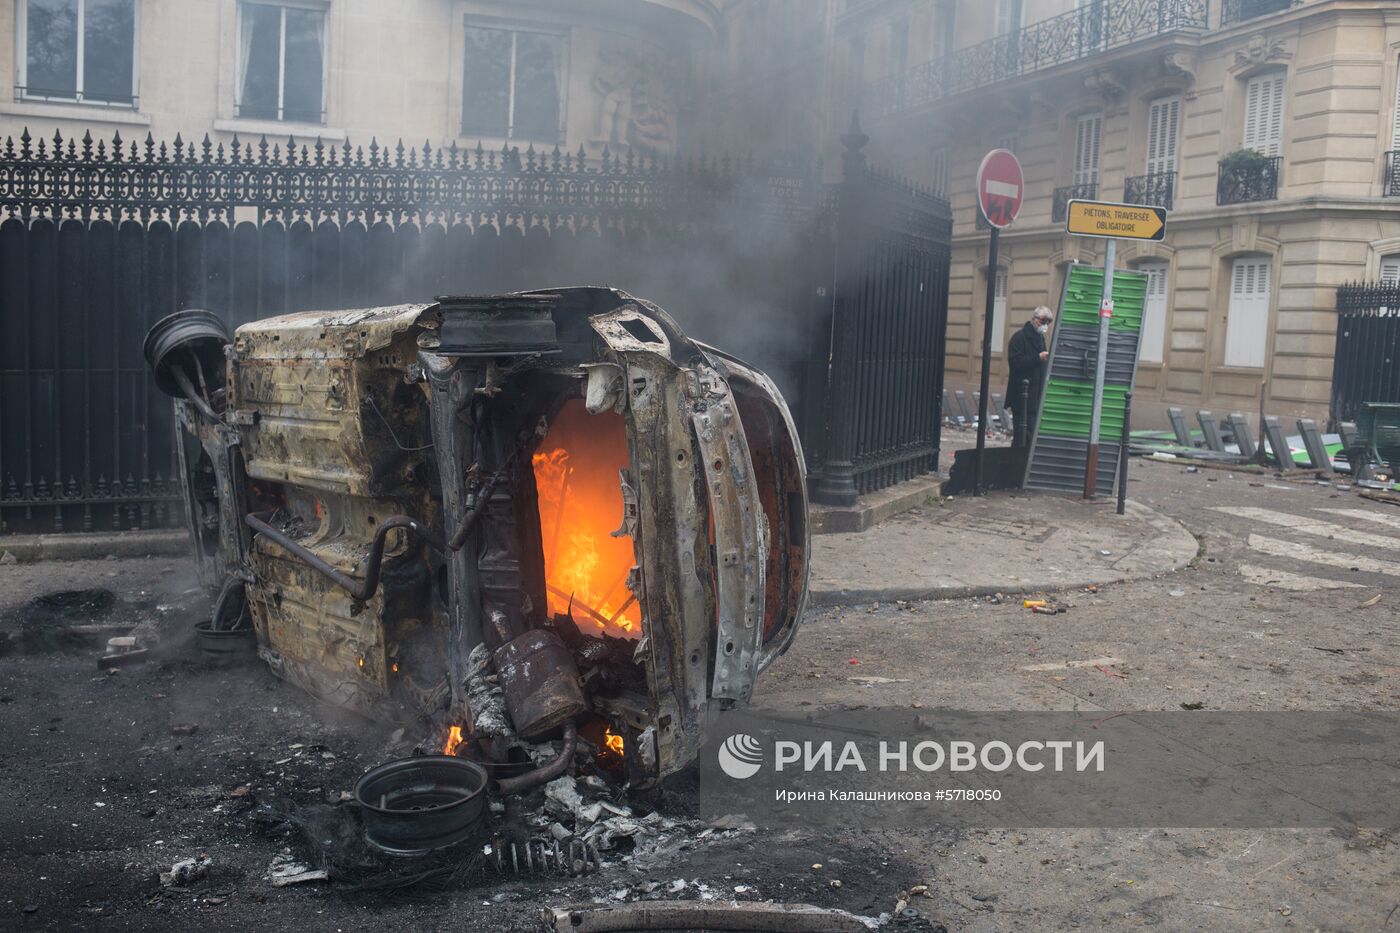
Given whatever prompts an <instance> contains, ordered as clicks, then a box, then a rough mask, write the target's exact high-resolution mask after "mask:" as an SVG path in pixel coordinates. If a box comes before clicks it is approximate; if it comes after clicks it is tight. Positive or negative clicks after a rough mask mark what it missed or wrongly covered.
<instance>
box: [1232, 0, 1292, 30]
mask: <svg viewBox="0 0 1400 933" xmlns="http://www.w3.org/2000/svg"><path fill="white" fill-rule="evenodd" d="M1301 2H1302V0H1221V4H1220V25H1221V26H1222V27H1224V26H1229V25H1231V24H1233V23H1242V22H1244V21H1245V20H1247V19H1257V18H1258V17H1260V16H1268V15H1269V14H1270V13H1282V12H1283V11H1284V10H1288V9H1292V8H1293V7H1295V6H1297V5H1298V4H1299V3H1301Z"/></svg>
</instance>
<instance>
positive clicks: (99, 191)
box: [0, 132, 951, 532]
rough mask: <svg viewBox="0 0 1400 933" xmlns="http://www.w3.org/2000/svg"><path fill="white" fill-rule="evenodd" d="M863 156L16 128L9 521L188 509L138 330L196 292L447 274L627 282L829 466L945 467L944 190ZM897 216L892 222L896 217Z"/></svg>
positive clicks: (90, 525)
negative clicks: (841, 173) (782, 411)
mask: <svg viewBox="0 0 1400 933" xmlns="http://www.w3.org/2000/svg"><path fill="white" fill-rule="evenodd" d="M858 148H859V147H856V148H855V149H853V150H852V151H851V153H848V155H851V154H852V153H853V154H854V155H855V156H858V155H859V153H858ZM859 163H860V170H858V171H857V170H856V169H855V163H854V162H853V161H852V160H851V159H850V158H848V171H847V173H846V176H845V178H844V180H843V182H842V183H841V184H840V185H836V186H826V185H823V184H821V182H820V179H819V178H818V176H817V174H816V173H815V171H814V170H813V169H812V167H811V160H804V159H801V158H795V157H781V158H774V159H769V160H766V161H764V162H762V163H753V162H746V163H742V164H741V163H738V162H733V161H730V160H727V159H712V160H700V161H691V160H679V159H677V160H667V161H657V160H653V159H640V158H636V157H634V156H633V155H631V154H628V155H626V156H623V157H615V156H613V155H611V154H610V153H608V152H606V151H605V152H604V154H603V156H602V157H601V159H588V158H586V157H585V155H584V153H583V152H582V150H580V152H579V153H577V154H565V153H562V152H560V151H559V150H557V149H556V150H555V151H553V152H552V153H549V154H545V155H541V154H539V153H536V152H535V151H534V150H533V149H529V150H526V151H525V152H524V153H522V152H520V151H519V150H518V149H502V150H500V151H495V152H491V151H486V150H483V149H482V148H480V147H478V148H476V149H474V150H470V151H468V150H461V149H457V148H455V147H454V148H450V149H445V150H444V149H438V150H433V149H429V148H426V147H425V148H424V149H422V150H406V149H404V148H403V146H402V145H400V146H398V147H395V148H394V149H392V150H390V149H387V148H379V147H377V146H374V145H371V146H370V147H369V148H368V150H361V149H359V148H354V147H352V146H351V145H350V144H349V143H346V144H344V145H343V146H330V147H328V146H324V145H321V144H319V143H318V144H316V145H315V146H311V147H305V146H303V147H297V146H295V145H294V144H292V143H291V141H288V144H287V146H286V147H282V146H278V145H270V144H269V143H268V142H267V141H266V140H262V141H260V142H259V143H258V144H257V146H256V147H254V146H250V145H242V144H239V143H238V142H237V140H235V141H234V143H233V144H232V145H231V146H229V147H227V148H226V147H224V146H222V145H216V144H213V143H211V142H210V141H209V140H208V139H207V138H206V139H205V140H204V142H203V143H202V144H201V145H199V146H193V145H186V144H184V143H183V142H182V141H181V140H180V139H179V138H178V137H177V139H176V140H175V141H174V143H173V144H170V145H165V144H161V145H157V144H156V143H155V142H154V141H153V140H151V139H149V138H148V139H147V140H146V141H145V143H144V144H143V145H140V146H137V145H135V144H125V143H123V142H122V141H121V140H120V138H119V137H118V138H116V139H114V140H113V141H112V142H111V144H110V145H109V144H106V143H94V142H93V141H92V140H91V138H90V137H86V138H84V140H83V141H82V142H81V143H80V144H78V143H75V142H74V141H72V140H68V141H64V140H62V139H61V138H59V137H57V136H55V138H54V140H53V141H52V144H51V145H50V144H48V143H46V142H44V141H40V142H38V143H35V142H34V141H33V140H32V139H31V138H30V137H29V135H28V133H27V132H26V133H25V134H23V135H22V136H21V137H20V139H19V140H18V141H17V142H16V141H15V140H7V141H6V144H5V146H4V148H3V150H0V530H3V531H13V532H47V531H64V530H89V529H128V528H151V527H160V526H162V525H173V524H176V523H177V522H178V521H179V515H178V514H176V513H175V509H176V504H175V503H176V498H175V495H174V492H175V491H174V489H173V488H170V477H172V476H173V474H174V469H173V463H172V461H171V456H172V454H171V449H172V447H171V423H170V410H169V406H168V404H167V402H166V400H165V399H164V398H163V397H161V396H159V394H158V393H156V392H155V391H154V389H153V386H152V385H151V382H150V380H149V378H148V376H147V373H146V369H145V364H144V361H143V360H142V359H141V339H142V336H143V335H144V333H145V331H146V329H147V328H148V327H149V326H150V325H151V324H152V323H154V322H155V321H156V320H158V319H160V318H161V317H163V316H164V315H166V314H169V313H171V312H173V311H176V310H179V309H182V308H192V307H203V308H208V309H210V310H213V311H215V312H217V313H219V314H220V315H222V316H223V317H224V318H225V319H226V320H228V321H229V323H230V324H232V325H234V326H237V325H239V324H242V323H245V322H247V321H250V320H255V319H258V318H261V317H266V316H269V315H274V314H281V313H286V312H290V311H299V310H311V309H333V308H344V307H363V306H370V305H376V304H394V303H398V302H403V301H411V300H423V299H431V298H433V297H434V296H437V295H444V294H462V293H476V294H481V293H491V292H502V291H510V290H514V289H520V288H538V287H541V286H544V287H547V286H549V285H556V284H557V285H568V284H609V285H615V286H617V287H620V288H623V289H626V290H628V291H631V292H633V293H634V294H637V295H641V296H644V297H647V298H649V299H652V300H655V301H656V302H657V303H658V304H660V305H661V306H662V307H665V308H667V309H668V310H669V311H671V312H672V313H674V314H676V316H677V317H678V318H680V320H681V322H682V324H683V326H684V327H685V328H686V331H687V333H689V334H691V335H693V336H696V337H698V338H699V339H701V340H704V341H706V342H708V343H712V344H715V345H717V346H721V347H724V348H726V349H731V350H735V351H737V352H738V353H739V355H740V356H743V357H745V358H747V359H749V360H750V361H751V362H752V363H754V364H755V365H757V366H759V367H760V368H762V369H764V370H766V371H767V372H768V373H769V374H770V375H771V376H772V377H773V378H774V380H775V381H776V382H777V383H778V385H779V387H780V388H781V389H782V391H783V393H784V395H785V396H787V398H788V399H789V401H790V403H791V405H792V407H793V410H794V413H795V415H796V417H797V418H798V422H799V424H798V426H799V430H800V432H801V434H802V441H803V444H804V447H805V448H806V451H807V455H808V461H809V466H810V467H812V468H813V470H814V471H818V472H819V471H821V470H822V469H823V465H824V464H825V463H826V462H827V461H829V460H832V459H833V457H831V456H830V455H829V454H828V452H827V450H828V445H829V443H830V442H831V440H832V439H839V442H840V443H839V445H838V446H839V449H840V451H841V453H842V459H841V460H840V461H839V463H838V474H839V478H840V479H841V480H842V481H844V483H843V482H838V483H836V484H835V485H836V487H839V488H842V489H850V490H854V489H855V488H856V487H857V484H858V485H859V488H860V489H861V490H862V491H864V490H868V489H876V488H880V487H881V486H883V485H888V484H889V483H890V482H894V481H896V480H897V479H899V478H903V477H904V476H906V475H910V474H911V473H912V472H917V471H920V470H926V469H932V468H933V465H934V463H935V462H936V451H937V444H938V434H937V426H938V412H937V411H936V400H937V396H938V388H940V387H941V380H942V339H943V338H942V331H943V325H944V318H945V317H946V299H947V251H948V242H949V239H950V237H951V225H950V224H948V223H946V216H947V206H946V204H945V203H943V202H942V201H939V200H938V199H936V198H934V197H933V196H932V195H929V194H927V193H925V192H918V191H915V190H914V189H912V188H911V187H909V186H905V185H902V184H899V183H896V182H894V181H892V180H889V179H884V178H881V177H880V176H878V175H876V174H875V173H874V172H873V171H870V170H869V169H866V168H864V164H863V163H864V160H863V157H860V158H859ZM833 189H834V190H833ZM864 197H869V198H871V199H872V201H871V202H870V208H869V209H868V212H866V211H861V210H859V208H860V205H861V204H862V203H863V202H862V201H861V200H860V199H861V198H864ZM876 205H883V206H876ZM848 212H849V213H853V214H859V216H860V218H862V219H860V220H859V221H856V220H853V219H851V218H850V217H848V216H847V213H848ZM931 217H932V218H935V219H936V221H937V222H936V223H930V222H929V220H928V218H931ZM890 218H894V219H896V220H897V221H898V224H897V225H891V226H890V227H889V228H888V229H885V228H883V227H882V224H889V222H890ZM838 237H842V238H850V239H845V240H843V243H844V244H846V245H847V246H849V247H850V249H849V250H844V249H839V248H838V246H837V239H838ZM857 246H859V247H860V249H855V247H857ZM837 256H840V257H842V258H841V259H840V260H837V259H835V258H834V257H837ZM854 256H859V257H860V259H859V261H857V260H855V259H853V258H852V257H854ZM838 261H839V263H840V268H841V269H842V270H843V273H842V277H841V279H840V281H841V283H842V284H841V286H839V287H838V285H837V276H836V264H837V262H838ZM862 263H863V264H868V265H867V266H866V267H862V266H861V264H862ZM916 279H917V283H918V288H920V289H924V290H923V291H919V292H917V293H916V292H915V291H914V289H915V286H916V282H915V280H916ZM856 283H861V284H859V285H857V284H856ZM833 309H839V312H840V313H837V314H836V320H837V323H838V326H839V327H840V329H841V333H842V335H843V340H841V341H838V342H836V343H833V342H832V330H833V318H832V315H833ZM911 328H913V330H911ZM838 373H839V374H840V379H839V386H838V385H836V384H835V383H834V382H832V381H831V380H832V379H833V378H834V376H835V374H838ZM829 393H830V395H829ZM837 399H839V400H840V401H839V403H838V402H837ZM828 416H830V417H831V420H832V421H833V422H835V421H839V422H840V425H839V430H833V429H832V427H831V426H829V425H828ZM846 463H849V464H851V466H850V468H849V469H847V468H846V467H845V466H844V465H845V464H846ZM853 494H854V493H853V492H852V495H853Z"/></svg>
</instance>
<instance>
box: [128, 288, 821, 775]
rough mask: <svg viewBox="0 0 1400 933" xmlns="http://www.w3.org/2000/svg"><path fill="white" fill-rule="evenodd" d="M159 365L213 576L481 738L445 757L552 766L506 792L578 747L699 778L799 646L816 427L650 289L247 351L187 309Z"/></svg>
mask: <svg viewBox="0 0 1400 933" xmlns="http://www.w3.org/2000/svg"><path fill="white" fill-rule="evenodd" d="M145 351H146V356H147V360H148V362H149V363H150V365H151V368H152V370H153V373H154V375H155V378H156V381H157V384H158V385H160V386H161V388H162V389H163V390H165V391H166V392H167V393H169V394H170V395H172V396H174V397H175V399H176V402H175V410H176V417H177V420H178V422H179V424H180V425H181V427H182V428H183V436H182V442H181V446H180V449H179V450H178V452H177V453H178V457H179V462H180V464H181V474H182V477H181V478H182V489H183V491H184V495H185V500H186V512H187V515H188V516H189V519H190V523H189V530H190V535H191V539H192V542H193V552H194V555H195V561H196V568H197V570H198V572H199V574H200V577H201V580H202V581H203V582H204V583H205V584H206V585H207V586H209V587H210V588H211V589H212V590H220V589H223V588H226V587H234V588H242V590H243V591H244V592H243V595H244V596H245V598H246V604H247V606H248V608H249V612H250V613H251V616H252V619H253V624H254V629H255V631H256V634H257V638H258V650H259V654H260V656H261V657H262V658H263V659H264V660H265V661H266V662H267V663H268V665H269V666H270V667H271V669H272V670H273V671H274V672H275V673H277V674H278V675H279V676H281V677H284V678H286V679H288V680H290V681H292V682H294V683H296V684H298V685H300V686H302V687H303V688H305V689H306V690H308V691H309V692H311V693H313V694H316V695H317V696H320V697H323V698H325V699H327V700H328V701H330V702H333V703H336V704H339V705H342V706H346V707H350V708H353V709H356V710H358V711H360V712H362V713H366V714H368V715H372V716H377V717H382V718H387V719H392V720H394V721H397V722H408V721H413V720H415V719H416V720H417V721H419V722H426V723H439V724H440V723H443V722H447V723H454V724H455V725H453V726H452V727H451V729H450V731H449V733H448V736H447V737H446V742H445V744H444V745H443V746H442V748H443V751H444V753H445V754H448V755H453V754H455V755H456V756H458V757H463V758H474V759H476V760H479V761H490V762H493V763H494V764H497V765H501V764H504V763H507V762H514V763H516V764H518V763H521V762H534V763H535V766H534V770H533V772H532V773H534V774H535V778H529V779H528V780H527V776H516V777H503V778H501V779H500V781H498V782H496V783H495V784H493V787H501V788H520V787H523V786H525V784H528V783H529V781H530V780H535V779H538V778H541V777H542V776H543V775H546V774H551V773H552V774H558V773H561V770H562V769H564V768H567V767H568V766H569V765H570V764H571V763H572V760H573V757H574V752H575V750H577V749H578V748H585V749H586V750H587V749H592V750H593V751H592V752H591V753H592V754H594V755H596V756H597V759H598V760H599V761H600V762H605V763H606V766H607V767H608V768H609V769H610V770H611V771H612V772H613V773H614V774H616V775H620V776H622V778H621V779H625V780H626V781H627V782H629V783H631V784H633V785H634V786H644V785H646V784H649V783H654V782H655V781H656V780H658V779H660V778H661V777H664V776H665V775H667V774H671V773H674V772H676V771H678V770H680V769H681V768H683V767H685V766H686V765H687V764H688V763H689V762H690V761H691V760H693V759H694V757H695V755H696V754H697V753H698V751H699V748H700V745H701V743H702V742H703V730H704V726H705V723H706V722H707V720H708V716H709V713H710V711H711V710H712V709H723V708H729V707H732V706H734V705H737V704H742V703H746V702H747V701H748V699H749V697H750V696H751V694H752V690H753V684H754V680H755V678H756V677H757V676H758V675H759V674H760V673H761V672H762V671H763V670H764V669H765V668H766V667H767V666H768V665H769V664H771V663H772V662H773V661H774V660H775V659H776V658H777V657H778V656H779V655H780V654H782V652H783V651H785V650H786V649H787V647H788V645H789V644H791V642H792V639H793V637H794V636H795V634H796V631H797V628H798V626H799V624H800V620H801V615H802V609H803V606H804V603H805V599H806V586H807V556H808V553H809V542H808V533H807V524H806V517H807V497H806V475H805V469H804V466H803V461H802V450H801V446H800V444H799V442H798V439H797V432H796V428H795V426H794V424H793V421H792V417H791V414H790V413H789V411H788V409H787V406H786V404H785V403H784V402H783V399H782V396H781V394H780V393H779V392H778V390H777V388H776V386H775V385H774V384H773V382H772V381H771V380H770V379H769V378H768V377H767V376H765V375H764V374H763V373H761V372H759V371H757V370H755V369H753V368H751V367H749V366H748V365H746V364H745V363H743V362H742V361H741V360H738V359H736V358H735V357H732V356H729V355H727V354H724V353H723V352H721V351H719V350H716V349H714V348H712V347H708V346H706V345H704V344H700V343H697V342H695V341H693V340H691V339H690V338H688V337H687V336H686V335H685V334H684V333H683V332H682V331H681V329H680V328H679V327H678V326H677V324H676V322H675V321H674V320H672V319H671V318H670V317H669V316H668V315H667V314H666V313H665V312H664V311H662V310H661V309H660V308H657V307H656V306H654V305H651V304H649V303H647V302H645V301H642V300H639V299H637V298H633V297H632V296H630V295H626V294H624V293H622V292H618V291H615V290H612V289H606V288H570V289H561V290H555V291H547V292H527V293H518V294H512V295H502V296H494V297H471V298H444V299H440V300H439V301H438V302H436V303H432V304H417V305H399V306H394V307H386V308H371V309H363V310H355V311H335V312H301V313H296V314H290V315H286V316H283V317H277V318H270V319H267V320H263V321H255V322H253V323H250V324H245V325H243V326H242V327H240V328H239V329H238V331H237V333H236V334H235V335H234V337H233V338H232V339H230V338H229V337H228V335H227V332H226V331H225V330H223V325H222V322H221V321H220V320H219V318H218V316H217V315H213V314H211V313H209V312H205V311H187V312H180V313H178V314H176V315H172V316H171V317H169V318H166V319H164V320H162V321H161V322H158V323H157V324H156V326H155V327H153V328H152V330H151V332H150V333H149V334H148V335H147V339H146V346H145ZM608 723H611V724H616V726H617V728H618V730H619V731H618V732H614V731H613V729H612V727H611V726H608V727H607V728H606V729H603V728H602V725H600V724H608ZM624 729H625V736H626V738H625V739H624V735H623V730H624ZM595 730H597V731H595ZM439 735H440V733H439ZM581 737H583V738H585V742H584V743H582V744H581V743H580V742H579V740H580V738H581ZM432 744H433V745H434V746H436V745H437V744H438V743H437V740H436V739H434V741H433V743H432ZM546 747H548V748H549V749H551V750H550V751H548V752H546V751H544V749H545V748H546ZM586 753H587V752H586ZM551 755H552V756H553V757H552V758H551V757H550V756H551ZM541 762H547V763H546V764H540V763H541ZM507 770H509V769H507ZM522 782H523V783H522ZM503 792H504V791H503Z"/></svg>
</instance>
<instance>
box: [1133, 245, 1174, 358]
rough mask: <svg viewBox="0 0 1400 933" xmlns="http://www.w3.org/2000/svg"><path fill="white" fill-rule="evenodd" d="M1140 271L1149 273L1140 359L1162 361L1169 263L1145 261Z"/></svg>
mask: <svg viewBox="0 0 1400 933" xmlns="http://www.w3.org/2000/svg"><path fill="white" fill-rule="evenodd" d="M1138 271H1139V272H1145V273H1146V274H1147V295H1146V299H1145V300H1144V302H1143V306H1142V337H1141V341H1140V343H1139V345H1138V359H1139V360H1142V361H1143V362H1144V363H1160V362H1162V351H1163V349H1164V345H1165V343H1166V334H1167V264H1166V263H1165V262H1145V263H1143V264H1142V265H1140V266H1138Z"/></svg>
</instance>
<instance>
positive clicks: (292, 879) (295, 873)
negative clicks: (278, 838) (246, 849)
mask: <svg viewBox="0 0 1400 933" xmlns="http://www.w3.org/2000/svg"><path fill="white" fill-rule="evenodd" d="M329 878H330V873H329V872H327V871H326V870H325V869H324V868H312V867H311V866H310V865H306V864H304V863H302V862H299V861H297V860H296V858H294V857H293V856H292V853H291V850H290V849H283V850H282V851H281V852H280V853H279V854H278V855H276V856H275V857H273V859H272V864H271V865H269V866H268V867H267V879H268V880H269V881H271V882H272V886H273V887H274V888H285V887H286V886H287V885H289V884H301V883H302V882H304V881H326V880H328V879H329Z"/></svg>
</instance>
